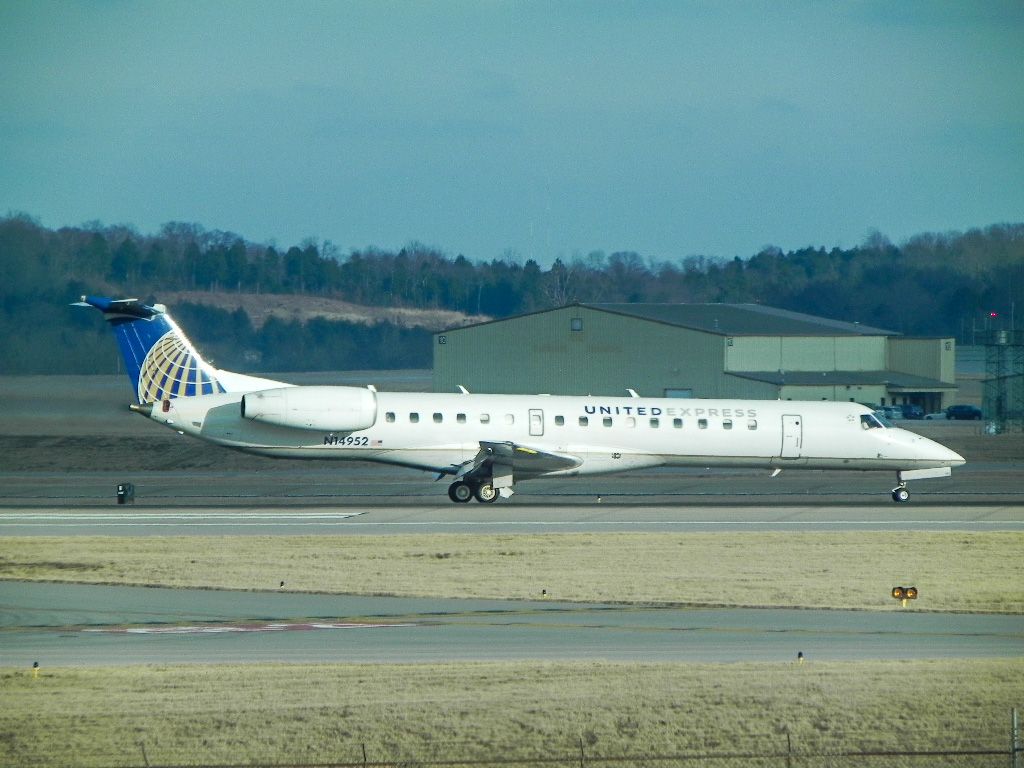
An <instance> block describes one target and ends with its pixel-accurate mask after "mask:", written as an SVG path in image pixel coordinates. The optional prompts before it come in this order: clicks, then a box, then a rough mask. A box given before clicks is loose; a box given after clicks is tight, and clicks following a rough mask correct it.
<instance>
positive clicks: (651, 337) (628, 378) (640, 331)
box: [434, 306, 732, 397]
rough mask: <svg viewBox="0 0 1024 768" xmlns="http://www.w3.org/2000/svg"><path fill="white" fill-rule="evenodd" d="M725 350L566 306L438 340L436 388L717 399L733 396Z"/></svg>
mask: <svg viewBox="0 0 1024 768" xmlns="http://www.w3.org/2000/svg"><path fill="white" fill-rule="evenodd" d="M574 329H577V330H574ZM442 341H443V343H442ZM723 347H724V337H722V336H717V335H713V334H707V333H701V332H699V331H692V330H687V329H684V328H678V327H674V326H669V325H664V324H661V323H655V322H651V321H648V320H641V319H638V318H631V317H626V316H622V315H616V314H612V313H609V312H602V311H597V310H593V309H589V308H587V307H578V306H573V307H563V308H560V309H556V310H552V311H550V312H540V313H537V314H533V315H526V316H523V317H516V318H509V319H508V320H503V321H498V322H494V323H487V324H483V325H477V326H472V327H470V328H463V329H457V330H453V331H449V332H447V333H445V334H437V335H436V336H435V338H434V389H435V391H440V392H449V391H452V390H454V389H455V388H456V387H457V386H458V385H459V384H462V385H464V386H466V387H467V388H468V389H469V390H470V391H472V392H507V393H510V394H527V393H538V392H542V393H548V394H558V395H587V394H595V395H597V394H601V395H624V394H626V389H627V388H632V389H635V390H636V391H637V392H638V393H639V394H641V395H643V396H646V397H662V396H664V395H665V390H666V389H690V390H692V391H693V395H694V396H695V397H719V396H724V395H727V394H732V393H731V392H725V391H723V387H724V381H723V380H724V377H723V374H722V371H723V365H724V353H723Z"/></svg>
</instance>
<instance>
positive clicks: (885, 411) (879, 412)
mask: <svg viewBox="0 0 1024 768" xmlns="http://www.w3.org/2000/svg"><path fill="white" fill-rule="evenodd" d="M875 416H877V417H878V418H879V419H881V420H882V423H883V424H889V423H890V422H892V421H894V420H895V419H902V418H903V411H901V410H900V409H899V408H897V407H896V406H894V405H883V406H880V407H878V408H876V409H875Z"/></svg>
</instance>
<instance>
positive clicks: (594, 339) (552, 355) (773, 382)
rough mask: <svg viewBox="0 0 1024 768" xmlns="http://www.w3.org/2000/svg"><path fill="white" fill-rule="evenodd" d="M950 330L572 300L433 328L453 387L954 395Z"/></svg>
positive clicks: (885, 399) (930, 402)
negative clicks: (916, 332)
mask: <svg viewBox="0 0 1024 768" xmlns="http://www.w3.org/2000/svg"><path fill="white" fill-rule="evenodd" d="M955 354H956V351H955V344H954V340H953V339H952V338H948V339H946V338H909V337H904V336H901V335H899V334H896V333H893V332H891V331H886V330H882V329H880V328H871V327H868V326H865V325H860V324H857V323H846V322H840V321H837V320H829V319H826V318H823V317H814V316H812V315H804V314H800V313H798V312H788V311H786V310H782V309H773V308H771V307H763V306H760V305H757V304H571V305H568V306H565V307H560V308H558V309H551V310H545V311H542V312H534V313H531V314H527V315H520V316H517V317H510V318H505V319H502V320H494V321H491V322H486V323H479V324H476V325H469V326H465V327H462V328H451V329H448V330H445V331H442V332H440V333H437V334H434V376H433V386H434V390H435V391H437V392H450V391H454V390H456V389H457V388H458V387H459V386H460V385H461V386H465V387H466V388H467V389H469V390H470V391H471V392H481V393H484V392H507V393H512V394H536V393H545V394H553V395H588V394H592V395H624V394H626V393H627V390H629V389H632V390H635V391H636V392H637V393H638V394H639V395H641V396H645V397H707V398H749V399H761V400H777V399H782V400H842V401H851V402H861V403H875V404H878V405H904V404H912V405H918V406H920V407H921V408H922V409H923V410H924V411H925V413H933V412H937V411H939V410H941V409H942V408H943V407H945V406H946V405H948V404H950V403H952V402H953V397H954V395H955V393H956V384H955V383H954V357H955Z"/></svg>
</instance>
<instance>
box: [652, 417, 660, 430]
mask: <svg viewBox="0 0 1024 768" xmlns="http://www.w3.org/2000/svg"><path fill="white" fill-rule="evenodd" d="M660 425H661V422H660V421H658V419H651V429H657V428H658V427H659V426H660Z"/></svg>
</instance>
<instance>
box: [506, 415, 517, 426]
mask: <svg viewBox="0 0 1024 768" xmlns="http://www.w3.org/2000/svg"><path fill="white" fill-rule="evenodd" d="M505 423H506V424H508V425H509V426H512V425H513V424H515V423H516V417H515V416H513V415H512V414H511V413H506V414H505Z"/></svg>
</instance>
